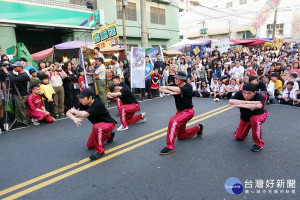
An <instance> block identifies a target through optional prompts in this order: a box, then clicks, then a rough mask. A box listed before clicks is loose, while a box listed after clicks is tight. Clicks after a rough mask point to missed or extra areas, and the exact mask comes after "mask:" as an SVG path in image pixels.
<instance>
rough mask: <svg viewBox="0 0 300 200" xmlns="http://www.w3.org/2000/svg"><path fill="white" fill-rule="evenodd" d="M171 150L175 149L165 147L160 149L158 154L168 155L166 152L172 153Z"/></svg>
mask: <svg viewBox="0 0 300 200" xmlns="http://www.w3.org/2000/svg"><path fill="white" fill-rule="evenodd" d="M173 151H175V149H169V148H167V147H165V148H163V149H162V150H161V151H160V155H168V154H170V153H172V152H173Z"/></svg>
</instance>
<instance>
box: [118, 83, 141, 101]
mask: <svg viewBox="0 0 300 200" xmlns="http://www.w3.org/2000/svg"><path fill="white" fill-rule="evenodd" d="M120 92H121V94H122V95H121V96H119V97H120V99H121V101H122V103H123V104H125V105H126V104H132V103H134V104H138V102H137V100H136V99H135V97H134V95H133V94H132V92H131V91H130V89H129V87H127V86H126V87H123V86H122V89H121V90H120Z"/></svg>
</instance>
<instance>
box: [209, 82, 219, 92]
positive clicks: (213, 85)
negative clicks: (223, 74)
mask: <svg viewBox="0 0 300 200" xmlns="http://www.w3.org/2000/svg"><path fill="white" fill-rule="evenodd" d="M218 88H219V83H217V84H214V82H212V83H211V86H210V89H211V91H213V92H218V91H217V89H218Z"/></svg>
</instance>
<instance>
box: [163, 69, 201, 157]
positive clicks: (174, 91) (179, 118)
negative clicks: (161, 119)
mask: <svg viewBox="0 0 300 200" xmlns="http://www.w3.org/2000/svg"><path fill="white" fill-rule="evenodd" d="M174 79H175V84H172V85H170V86H162V87H160V88H159V90H160V92H163V93H165V94H170V95H173V96H174V98H175V104H176V108H177V112H176V115H175V116H173V117H171V118H170V121H169V126H168V132H167V145H166V147H165V148H164V149H162V150H161V151H160V155H167V154H170V153H172V152H173V151H174V149H175V146H174V143H175V139H176V137H178V139H179V140H184V139H188V138H191V137H193V136H194V135H197V137H201V136H202V133H203V127H204V126H203V125H202V124H198V125H196V126H193V127H191V128H188V129H186V123H187V122H188V121H190V120H191V119H192V118H193V116H194V109H193V102H192V95H193V87H192V85H190V84H189V83H186V82H185V81H186V73H185V72H184V71H177V72H176V74H175V75H174Z"/></svg>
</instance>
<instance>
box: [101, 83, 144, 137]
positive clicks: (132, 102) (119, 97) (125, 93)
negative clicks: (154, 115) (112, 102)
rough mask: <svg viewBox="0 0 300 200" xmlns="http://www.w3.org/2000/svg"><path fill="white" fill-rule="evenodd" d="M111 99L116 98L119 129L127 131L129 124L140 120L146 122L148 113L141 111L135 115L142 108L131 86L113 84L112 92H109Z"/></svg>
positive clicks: (108, 95)
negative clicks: (119, 122)
mask: <svg viewBox="0 0 300 200" xmlns="http://www.w3.org/2000/svg"><path fill="white" fill-rule="evenodd" d="M107 97H108V98H110V99H116V101H117V107H118V110H119V116H120V121H121V126H120V127H119V128H117V131H125V130H127V129H128V125H129V124H134V123H136V122H138V121H140V120H143V122H146V117H145V115H146V113H144V112H143V113H141V114H139V115H136V116H134V113H135V112H137V111H138V110H139V109H140V105H139V103H138V102H137V100H136V99H135V97H134V95H133V94H132V92H131V91H130V89H129V87H127V86H126V87H125V86H123V85H121V84H120V85H111V86H110V92H109V93H107Z"/></svg>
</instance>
